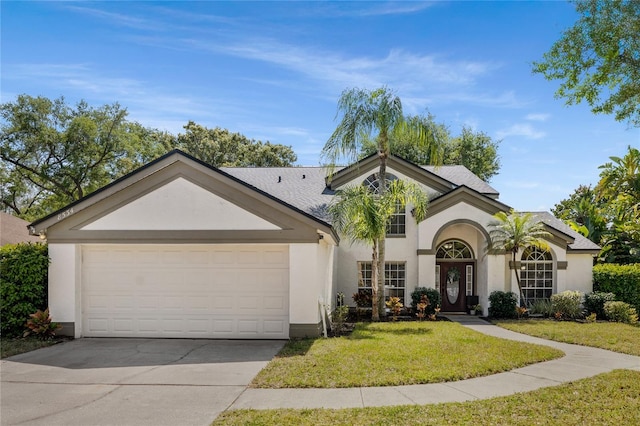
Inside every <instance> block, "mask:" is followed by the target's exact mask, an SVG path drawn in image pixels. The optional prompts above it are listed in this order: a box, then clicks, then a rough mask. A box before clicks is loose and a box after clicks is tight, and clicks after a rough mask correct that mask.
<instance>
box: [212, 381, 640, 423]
mask: <svg viewBox="0 0 640 426" xmlns="http://www.w3.org/2000/svg"><path fill="white" fill-rule="evenodd" d="M441 424H456V425H474V426H476V425H526V426H529V425H566V426H572V425H576V426H577V425H637V424H640V371H632V370H616V371H612V372H610V373H606V374H601V375H598V376H595V377H590V378H588V379H583V380H578V381H576V382H570V383H566V384H564V385H560V386H554V387H548V388H543V389H538V390H535V391H532V392H526V393H519V394H515V395H511V396H505V397H499V398H492V399H486V400H482V401H472V402H458V403H446V404H434V405H404V406H395V407H375V408H350V409H340V410H334V409H308V410H292V409H281V410H237V411H227V412H225V413H222V414H221V415H220V416H219V417H218V418H217V419H216V420H215V421H214V422H213V426H221V425H265V426H266V425H314V426H321V425H441Z"/></svg>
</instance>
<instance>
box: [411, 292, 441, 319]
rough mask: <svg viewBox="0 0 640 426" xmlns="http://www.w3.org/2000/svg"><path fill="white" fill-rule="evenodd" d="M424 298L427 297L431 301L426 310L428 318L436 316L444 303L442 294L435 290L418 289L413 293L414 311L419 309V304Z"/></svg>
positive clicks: (412, 304)
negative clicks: (438, 308) (437, 309)
mask: <svg viewBox="0 0 640 426" xmlns="http://www.w3.org/2000/svg"><path fill="white" fill-rule="evenodd" d="M422 296H426V297H427V300H428V301H429V304H428V305H427V306H426V308H425V314H426V315H427V317H428V316H429V315H433V314H435V313H436V311H435V309H436V308H437V307H439V306H440V304H441V303H442V296H440V292H439V291H438V290H436V289H435V288H427V287H416V289H415V290H413V291H412V292H411V306H412V307H413V309H417V307H418V304H419V303H420V301H421V300H422Z"/></svg>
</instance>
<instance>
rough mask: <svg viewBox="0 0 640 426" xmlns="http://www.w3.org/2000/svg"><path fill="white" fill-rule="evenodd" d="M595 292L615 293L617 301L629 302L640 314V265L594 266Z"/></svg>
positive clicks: (607, 264) (604, 264)
mask: <svg viewBox="0 0 640 426" xmlns="http://www.w3.org/2000/svg"><path fill="white" fill-rule="evenodd" d="M593 290H594V291H604V292H610V293H613V294H615V295H616V300H621V301H623V302H627V303H628V304H630V305H631V306H633V307H635V308H636V312H640V263H635V264H631V265H616V264H613V263H603V264H601V265H596V266H594V267H593Z"/></svg>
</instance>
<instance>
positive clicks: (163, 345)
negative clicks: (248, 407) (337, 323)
mask: <svg viewBox="0 0 640 426" xmlns="http://www.w3.org/2000/svg"><path fill="white" fill-rule="evenodd" d="M283 345H284V341H267V340H257V341H253V340H187V339H78V340H74V341H70V342H66V343H62V344H59V345H56V346H52V347H49V348H45V349H40V350H37V351H33V352H29V353H26V354H22V355H17V356H14V357H11V358H7V359H4V360H2V366H1V372H0V376H1V381H2V383H1V387H0V402H1V404H0V423H1V424H2V425H83V426H89V425H145V424H150V425H208V424H210V423H211V422H212V421H213V420H214V419H215V418H216V417H217V416H218V414H220V412H222V411H224V410H225V409H226V408H227V407H229V406H230V405H231V404H232V403H233V402H234V401H235V400H236V399H237V398H238V397H239V396H240V395H241V394H242V393H243V392H244V390H245V389H246V386H247V385H248V384H249V382H250V381H251V379H253V377H254V376H255V375H256V374H257V373H258V372H259V371H260V370H261V369H262V368H263V367H264V366H265V365H266V364H267V362H269V360H271V359H272V358H273V356H274V355H275V354H276V353H277V352H278V351H279V350H280V349H281V348H282V346H283Z"/></svg>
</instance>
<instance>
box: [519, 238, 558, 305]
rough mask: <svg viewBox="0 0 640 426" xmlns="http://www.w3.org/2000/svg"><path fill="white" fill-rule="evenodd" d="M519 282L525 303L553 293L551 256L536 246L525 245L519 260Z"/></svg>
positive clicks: (547, 297) (544, 297)
mask: <svg viewBox="0 0 640 426" xmlns="http://www.w3.org/2000/svg"><path fill="white" fill-rule="evenodd" d="M520 284H521V285H522V292H523V293H524V297H525V300H526V301H527V304H532V303H534V302H535V301H536V300H541V299H549V298H550V297H551V295H552V294H553V258H552V257H551V253H550V252H549V251H546V250H541V249H539V248H537V247H527V248H526V249H525V250H524V252H523V253H522V258H521V262H520Z"/></svg>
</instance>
